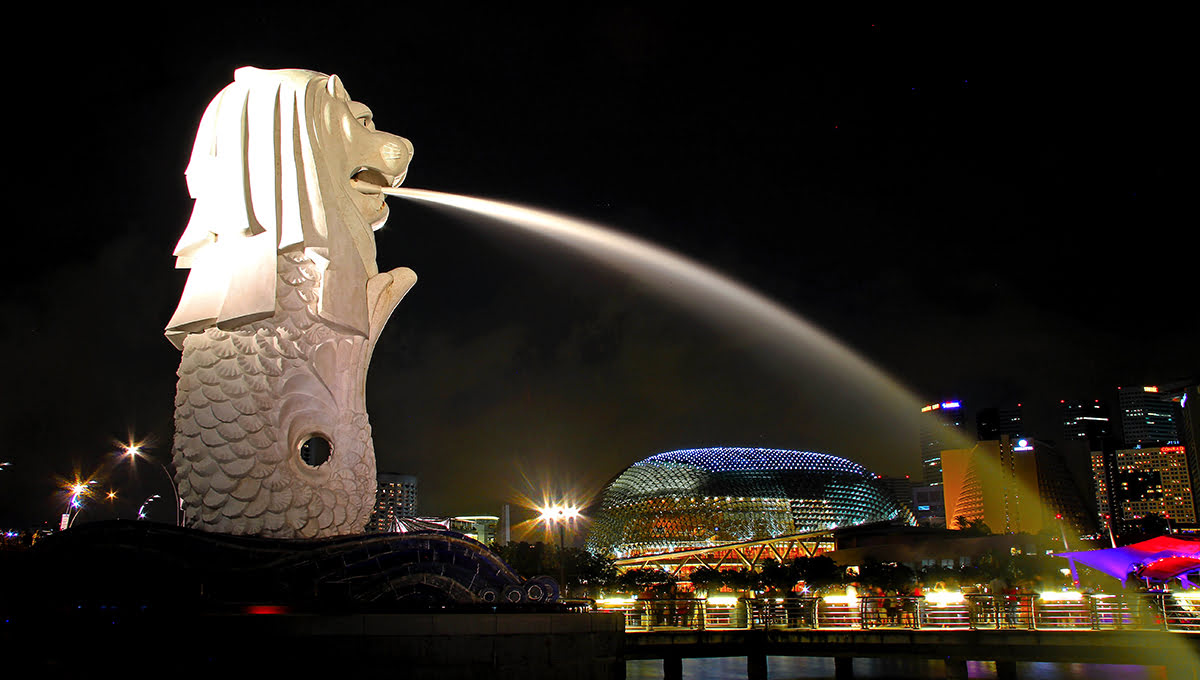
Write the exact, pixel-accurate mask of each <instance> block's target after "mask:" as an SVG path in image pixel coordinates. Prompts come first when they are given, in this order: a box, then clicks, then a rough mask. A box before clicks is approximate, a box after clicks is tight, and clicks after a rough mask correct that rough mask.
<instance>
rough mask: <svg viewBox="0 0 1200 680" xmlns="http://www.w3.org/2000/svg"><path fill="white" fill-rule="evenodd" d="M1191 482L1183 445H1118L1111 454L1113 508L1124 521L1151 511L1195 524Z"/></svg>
mask: <svg viewBox="0 0 1200 680" xmlns="http://www.w3.org/2000/svg"><path fill="white" fill-rule="evenodd" d="M1193 484H1194V480H1193V479H1192V473H1191V470H1190V466H1189V465H1188V458H1187V449H1186V448H1185V447H1183V446H1154V447H1146V448H1140V449H1120V450H1118V451H1116V452H1114V454H1113V476H1112V487H1111V493H1112V499H1113V508H1114V509H1115V510H1117V512H1118V513H1119V518H1120V521H1121V522H1122V523H1124V524H1130V523H1132V522H1135V521H1137V520H1140V519H1142V518H1143V517H1145V516H1146V515H1149V514H1151V513H1154V514H1157V515H1161V516H1163V517H1166V518H1169V519H1170V520H1171V521H1172V522H1173V523H1175V524H1180V525H1188V526H1193V525H1195V524H1196V504H1195V501H1194V498H1193V493H1192V490H1193Z"/></svg>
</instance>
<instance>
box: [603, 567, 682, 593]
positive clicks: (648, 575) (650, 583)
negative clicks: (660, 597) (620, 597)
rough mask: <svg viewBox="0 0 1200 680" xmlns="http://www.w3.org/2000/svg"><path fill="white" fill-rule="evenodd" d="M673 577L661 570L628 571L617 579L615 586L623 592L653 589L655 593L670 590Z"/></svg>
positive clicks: (672, 585)
mask: <svg viewBox="0 0 1200 680" xmlns="http://www.w3.org/2000/svg"><path fill="white" fill-rule="evenodd" d="M675 581H676V579H675V577H674V576H673V575H671V574H670V573H668V572H665V571H663V570H661V569H651V568H645V569H630V570H629V571H627V572H625V573H624V574H621V575H620V576H618V577H617V586H618V587H619V588H621V589H622V590H625V591H643V590H647V589H651V588H653V589H654V590H655V591H657V592H663V591H667V590H670V589H671V588H673V587H674V585H675Z"/></svg>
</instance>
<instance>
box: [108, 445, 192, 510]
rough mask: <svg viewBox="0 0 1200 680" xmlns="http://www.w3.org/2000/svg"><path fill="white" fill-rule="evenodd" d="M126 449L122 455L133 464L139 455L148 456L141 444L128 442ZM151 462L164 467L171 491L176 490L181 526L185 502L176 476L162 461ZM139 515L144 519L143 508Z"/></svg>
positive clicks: (176, 507) (176, 508)
mask: <svg viewBox="0 0 1200 680" xmlns="http://www.w3.org/2000/svg"><path fill="white" fill-rule="evenodd" d="M124 449H125V452H124V454H122V455H124V456H126V457H128V458H129V461H130V464H131V465H132V464H133V462H134V461H136V460H137V459H138V458H139V457H144V458H145V457H147V456H145V454H143V453H142V446H141V444H127V445H126V446H125V447H124ZM150 462H152V463H154V464H155V465H157V466H158V467H160V468H162V471H163V474H164V475H166V476H167V481H168V482H170V483H171V491H172V492H174V494H175V526H179V525H180V519H179V513H180V510H181V509H182V507H183V504H182V503H181V502H180V501H179V487H178V486H176V485H175V478H174V477H172V476H171V471H170V470H168V469H167V466H166V465H163V464H162V463H160V462H158V461H156V460H152V461H150ZM142 507H143V508H145V504H143V505H142ZM138 515H139V516H138V519H142V512H141V510H139V511H138Z"/></svg>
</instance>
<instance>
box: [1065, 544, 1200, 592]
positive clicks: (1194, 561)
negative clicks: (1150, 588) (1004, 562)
mask: <svg viewBox="0 0 1200 680" xmlns="http://www.w3.org/2000/svg"><path fill="white" fill-rule="evenodd" d="M1055 556H1056V557H1067V558H1070V559H1074V560H1077V561H1079V562H1082V563H1083V564H1086V565H1087V566H1089V567H1091V568H1093V569H1098V570H1100V571H1102V572H1104V573H1106V574H1108V575H1109V576H1112V577H1113V578H1115V579H1117V580H1119V581H1124V580H1125V577H1126V576H1128V575H1129V573H1130V572H1136V573H1137V576H1138V578H1142V579H1145V578H1148V579H1150V580H1153V581H1166V580H1169V579H1173V578H1176V577H1178V576H1180V575H1182V574H1186V573H1188V572H1192V571H1196V570H1200V542H1197V541H1184V540H1181V539H1178V538H1169V537H1167V536H1159V537H1158V538H1152V539H1150V540H1148V541H1142V542H1141V543H1134V544H1132V545H1127V546H1124V547H1121V548H1105V549H1103V550H1086V551H1082V552H1064V553H1056V554H1055Z"/></svg>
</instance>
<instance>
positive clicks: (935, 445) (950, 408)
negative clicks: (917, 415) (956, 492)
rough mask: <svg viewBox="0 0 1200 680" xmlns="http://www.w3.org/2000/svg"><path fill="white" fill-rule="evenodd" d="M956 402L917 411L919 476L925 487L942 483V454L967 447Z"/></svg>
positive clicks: (959, 404)
mask: <svg viewBox="0 0 1200 680" xmlns="http://www.w3.org/2000/svg"><path fill="white" fill-rule="evenodd" d="M963 423H964V417H963V407H962V402H959V401H943V402H938V403H934V404H927V405H926V406H924V407H922V408H921V428H920V431H921V477H922V481H924V482H925V483H926V484H941V483H942V451H944V450H946V449H958V448H962V447H964V446H968V445H969V444H970V442H969V441H968V440H967V439H966V432H965V431H964V427H963Z"/></svg>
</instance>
